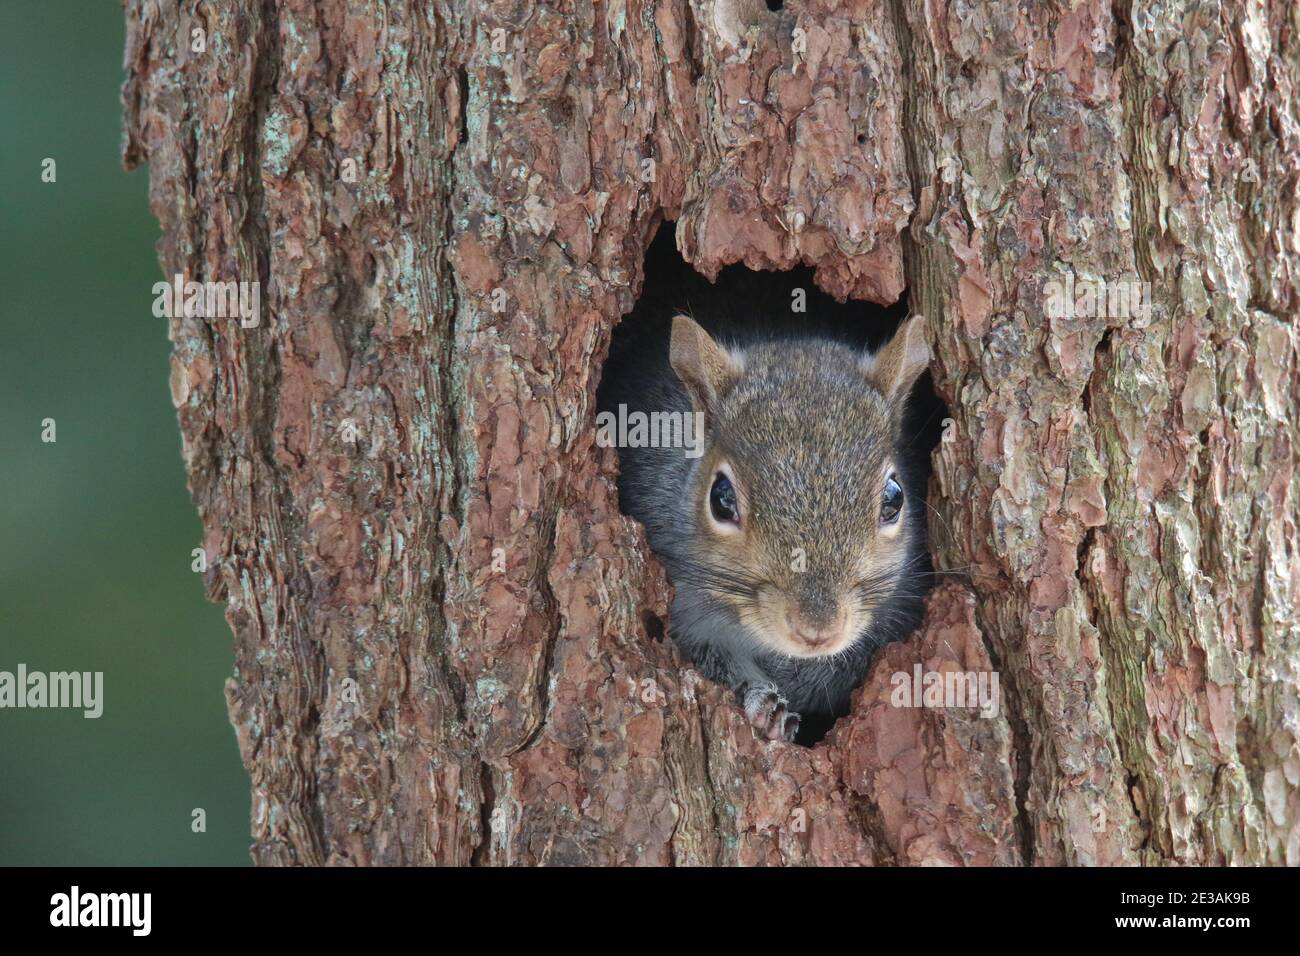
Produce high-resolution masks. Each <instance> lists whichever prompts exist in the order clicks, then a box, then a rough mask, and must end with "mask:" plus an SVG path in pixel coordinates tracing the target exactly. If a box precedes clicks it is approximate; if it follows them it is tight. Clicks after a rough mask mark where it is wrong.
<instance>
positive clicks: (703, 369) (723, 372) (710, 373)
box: [668, 315, 744, 415]
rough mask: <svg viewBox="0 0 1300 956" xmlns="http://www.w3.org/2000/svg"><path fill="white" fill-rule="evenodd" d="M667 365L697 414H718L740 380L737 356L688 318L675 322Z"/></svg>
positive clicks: (675, 319) (739, 365)
mask: <svg viewBox="0 0 1300 956" xmlns="http://www.w3.org/2000/svg"><path fill="white" fill-rule="evenodd" d="M668 361H669V363H670V364H671V365H672V367H673V371H674V372H676V373H677V377H678V378H680V379H681V380H682V384H683V385H685V386H686V390H687V391H688V392H689V393H690V395H691V404H692V405H694V406H695V410H696V411H697V412H704V413H706V414H708V415H714V414H717V411H718V402H719V399H721V398H722V397H723V396H724V395H726V394H727V392H728V391H729V390H730V388H731V386H732V385H734V384H736V380H737V379H739V378H740V375H741V372H742V371H743V370H744V366H743V365H742V363H741V361H740V360H739V359H738V357H737V356H734V355H732V354H731V353H730V352H728V351H727V350H726V349H725V348H723V347H722V346H721V345H719V344H718V343H717V342H715V341H713V339H712V337H710V335H709V333H708V332H705V331H704V329H702V328H700V325H699V323H697V322H696V321H695V320H694V319H692V318H690V317H689V316H685V315H678V316H675V317H674V318H673V333H672V338H671V340H670V342H669V346H668Z"/></svg>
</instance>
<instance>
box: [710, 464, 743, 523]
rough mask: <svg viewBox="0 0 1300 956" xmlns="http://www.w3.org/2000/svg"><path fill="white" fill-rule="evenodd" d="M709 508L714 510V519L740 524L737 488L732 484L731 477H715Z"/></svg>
mask: <svg viewBox="0 0 1300 956" xmlns="http://www.w3.org/2000/svg"><path fill="white" fill-rule="evenodd" d="M709 510H710V511H711V512H713V517H714V520H716V521H721V522H726V521H729V522H731V523H732V524H740V508H739V507H738V506H737V504H736V489H735V487H734V486H733V485H732V484H731V479H730V478H728V477H727V476H726V475H718V476H717V477H716V478H714V479H713V487H712V488H710V489H709Z"/></svg>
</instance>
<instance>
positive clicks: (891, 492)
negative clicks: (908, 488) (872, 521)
mask: <svg viewBox="0 0 1300 956" xmlns="http://www.w3.org/2000/svg"><path fill="white" fill-rule="evenodd" d="M902 510H903V489H902V488H901V487H900V486H899V484H898V482H897V481H896V480H895V479H894V476H893V475H890V476H889V478H888V479H886V481H885V493H884V494H883V495H881V497H880V522H881V524H892V523H893V522H895V521H897V520H898V515H899V512H901V511H902Z"/></svg>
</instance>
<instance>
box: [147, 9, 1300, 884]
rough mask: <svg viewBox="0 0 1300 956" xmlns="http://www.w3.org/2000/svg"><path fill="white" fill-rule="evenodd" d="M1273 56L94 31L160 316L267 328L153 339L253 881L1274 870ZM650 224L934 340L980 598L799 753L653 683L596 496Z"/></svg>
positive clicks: (774, 21)
mask: <svg viewBox="0 0 1300 956" xmlns="http://www.w3.org/2000/svg"><path fill="white" fill-rule="evenodd" d="M179 6H183V7H187V8H188V7H191V6H192V5H188V4H186V5H179ZM1296 11H1297V8H1296V7H1295V6H1294V5H1293V4H1291V3H1289V2H1287V0H1251V2H1245V3H1239V2H1229V0H1222V2H1219V3H1216V2H1213V0H1203V2H1197V0H1170V2H1166V3H1159V4H1154V3H1142V2H1137V0H1133V2H1129V0H1120V2H1118V3H1112V2H1109V0H1107V2H1100V0H1075V2H1073V3H1066V2H1043V3H1030V4H1025V3H1023V2H1021V0H992V2H987V3H978V4H965V3H956V2H944V0H806V2H799V0H790V3H789V4H788V5H787V7H786V9H784V10H780V11H775V12H770V11H769V10H768V9H767V8H766V6H765V4H764V3H763V2H762V0H692V2H689V3H688V2H685V0H658V2H656V3H653V4H650V3H642V2H639V0H627V2H625V3H615V2H608V3H606V2H601V3H591V2H587V0H577V2H561V3H557V4H553V5H548V6H544V5H540V4H532V3H528V2H525V0H501V2H497V3H488V2H481V0H479V2H476V0H448V2H446V3H442V4H426V3H413V2H400V0H392V2H381V0H372V2H369V3H361V2H357V3H350V2H345V0H213V2H208V3H204V4H199V5H193V9H178V5H176V4H164V3H159V2H157V0H127V2H126V16H127V22H128V38H127V49H126V67H127V70H128V73H129V76H128V79H127V82H126V85H125V88H124V91H123V102H124V107H125V113H126V137H125V144H124V154H125V161H126V163H127V165H128V166H132V165H134V164H136V163H138V162H140V161H142V160H147V161H148V162H149V166H150V176H151V199H152V208H153V210H154V213H155V214H156V215H157V216H158V218H159V220H160V223H161V226H162V238H161V241H160V243H159V255H160V259H161V262H162V266H163V273H164V275H165V276H166V277H167V278H168V279H170V278H171V277H172V276H173V275H175V274H178V273H179V274H182V275H183V276H184V278H185V279H189V280H196V281H221V282H225V281H231V280H235V281H246V282H252V281H257V282H260V284H261V285H260V289H261V296H262V303H263V307H262V318H261V322H260V325H259V326H257V327H254V328H243V327H241V324H240V322H239V321H238V320H237V319H224V318H204V317H201V316H191V317H185V316H184V315H179V316H178V317H175V318H172V319H170V320H169V324H170V335H171V339H172V342H173V344H174V348H173V353H172V375H171V388H172V395H173V399H174V401H175V404H176V407H177V409H178V412H179V418H180V424H181V431H182V436H183V440H184V457H185V461H186V464H187V467H188V471H189V481H190V488H191V490H192V493H193V496H194V500H195V502H196V503H197V505H198V507H199V511H200V514H201V516H202V520H203V527H204V539H203V542H202V544H203V548H204V551H205V554H206V558H207V561H208V571H207V577H206V580H207V585H208V592H209V595H210V596H211V597H212V599H214V600H223V601H225V602H226V606H227V617H228V619H229V621H230V624H231V627H232V629H233V631H234V635H235V672H234V677H233V678H232V679H231V680H230V681H229V682H228V684H227V688H226V695H227V699H228V703H229V710H230V716H231V720H232V721H233V723H234V725H235V728H236V731H237V734H238V738H239V745H240V749H241V752H242V755H243V760H244V764H245V766H246V767H247V769H248V772H249V774H250V776H251V778H252V794H253V801H252V831H253V840H254V842H253V849H252V853H253V857H254V859H255V860H256V861H257V862H259V863H300V864H319V863H331V864H349V863H351V864H374V863H446V864H469V863H476V864H478V863H481V864H540V863H588V864H615V863H649V864H666V863H677V864H715V863H716V864H755V863H760V864H785V865H790V864H799V863H819V864H834V863H866V864H884V863H900V864H919V863H954V864H964V863H998V864H1019V863H1032V864H1065V863H1072V864H1119V863H1175V862H1176V863H1184V864H1198V863H1273V864H1281V863H1287V864H1292V865H1295V864H1300V742H1298V741H1300V690H1298V685H1300V621H1298V619H1297V606H1298V605H1300V534H1298V533H1297V528H1296V525H1297V514H1298V512H1300V470H1298V469H1297V457H1298V456H1300V430H1298V426H1297V419H1298V418H1300V384H1298V382H1300V360H1298V357H1297V351H1298V349H1300V322H1298V320H1297V315H1298V314H1300V308H1298V301H1297V288H1296V282H1297V270H1298V269H1300V239H1297V235H1298V231H1300V198H1298V194H1297V190H1298V185H1297V184H1298V183H1300V125H1298V124H1300V115H1298V114H1300V107H1298V106H1297V94H1296V84H1297V82H1300V14H1298V13H1297V12H1296ZM195 31H199V32H197V33H196V32H195ZM199 41H202V42H199ZM665 219H667V220H674V221H675V222H676V230H677V231H676V236H677V242H678V245H679V248H680V249H681V250H682V252H683V254H684V255H685V256H686V258H687V259H688V260H690V261H691V262H692V263H693V264H694V266H695V267H696V268H697V269H699V270H701V271H703V272H704V273H706V274H708V275H710V276H712V275H714V274H716V272H717V270H718V269H720V268H721V267H722V266H723V265H725V264H728V263H732V262H744V263H746V264H747V265H749V266H750V267H751V268H762V269H782V268H788V267H790V266H792V265H796V264H799V263H804V264H808V265H812V266H814V267H815V268H816V270H817V281H818V283H819V284H820V285H821V286H822V287H823V288H824V289H826V290H827V291H829V292H831V293H832V294H834V295H836V296H837V297H841V298H843V297H857V298H864V299H869V300H872V301H876V302H881V303H891V302H894V301H896V300H897V299H898V298H899V296H900V295H901V294H902V293H903V292H904V289H906V291H907V294H908V297H909V302H910V305H911V308H912V311H913V312H916V313H920V314H924V315H925V316H927V318H928V321H929V329H930V332H931V341H932V344H933V346H934V353H935V359H934V362H933V372H934V377H935V382H936V386H937V388H938V390H939V392H940V393H941V395H942V397H943V398H944V399H945V400H946V401H947V403H948V405H949V408H950V414H951V418H952V422H951V423H949V425H948V427H947V430H946V432H945V436H944V439H943V441H942V442H941V444H940V446H939V448H938V450H937V451H936V453H935V475H934V479H933V481H932V487H931V502H932V504H933V505H934V507H935V509H936V515H935V518H934V519H933V521H932V528H931V533H932V539H933V546H932V550H933V552H934V554H935V559H936V563H937V564H938V565H939V566H941V567H943V568H948V569H954V570H957V571H960V572H962V573H961V574H957V575H952V576H947V577H945V579H944V582H945V583H944V584H943V585H942V586H940V587H939V588H938V589H937V590H936V591H935V592H934V593H933V594H932V596H931V598H930V600H929V603H928V609H927V617H926V623H925V625H924V626H923V628H922V629H921V631H919V632H918V634H917V635H916V636H915V637H913V638H912V639H910V640H908V641H906V642H904V643H902V644H897V645H893V646H891V647H890V648H888V649H887V650H886V651H885V652H883V653H882V654H881V655H880V657H879V659H878V660H877V662H876V663H875V665H874V666H873V668H872V672H871V675H870V677H869V679H868V681H867V682H866V684H865V685H864V687H863V688H862V689H861V690H860V691H859V694H858V696H857V697H856V698H855V705H854V710H853V714H852V715H851V716H850V717H848V718H846V719H844V720H843V721H841V722H840V723H839V724H838V725H837V727H836V728H835V729H834V730H833V731H832V733H831V735H830V736H829V737H828V738H827V740H826V741H824V742H823V743H821V744H819V745H818V746H816V747H813V748H801V747H796V746H793V745H787V744H782V743H768V742H766V741H763V742H760V741H758V740H756V739H755V736H754V734H753V733H752V732H751V730H750V728H749V726H748V724H747V723H746V721H745V719H744V717H743V715H742V713H741V712H740V711H739V709H738V708H737V707H736V706H735V704H734V703H733V701H732V698H731V695H730V693H728V692H726V691H724V690H722V689H720V688H718V687H715V686H712V685H710V684H709V683H707V682H705V681H704V680H703V679H702V678H700V677H698V676H697V675H696V674H695V673H694V672H693V671H692V670H690V669H689V667H688V666H687V665H686V664H685V662H684V660H683V659H682V658H681V656H680V655H679V654H678V653H677V652H676V651H675V650H674V648H673V647H672V645H671V642H670V641H668V640H666V639H664V638H663V627H664V624H665V623H666V611H667V605H668V595H669V591H668V587H667V584H666V582H665V579H664V577H663V574H662V572H661V571H660V569H659V568H658V566H657V565H656V564H655V563H654V561H653V559H652V558H651V556H650V554H649V552H648V551H647V548H646V545H645V540H644V537H643V535H642V533H641V530H640V528H639V527H638V526H636V525H635V524H634V523H633V522H631V521H630V520H628V519H625V518H624V517H622V516H621V515H620V513H619V510H618V501H617V495H616V491H615V485H614V476H615V474H616V469H617V459H616V455H615V453H614V452H613V451H612V450H609V449H602V448H598V447H596V445H595V441H594V439H595V428H594V416H595V411H594V403H595V389H596V385H597V384H598V382H599V378H600V369H601V363H602V360H603V358H604V356H605V353H606V349H607V347H608V344H609V339H610V333H611V330H612V328H613V327H614V325H615V324H616V323H617V322H618V320H619V318H620V316H621V315H622V314H624V313H625V312H627V311H628V310H629V309H630V308H631V306H632V305H633V303H634V302H635V300H636V296H637V294H638V292H639V286H640V282H641V274H642V258H643V255H644V252H645V250H646V247H647V245H648V243H649V241H650V239H651V237H652V235H653V233H654V230H655V229H656V228H657V226H658V225H659V223H660V222H661V221H663V220H665ZM1067 275H1073V277H1074V278H1075V279H1076V280H1078V281H1080V282H1083V281H1085V280H1087V279H1092V280H1106V281H1115V280H1120V279H1126V278H1127V279H1136V280H1140V281H1142V282H1146V283H1149V284H1150V302H1151V309H1150V314H1149V315H1147V316H1139V315H1133V316H1128V317H1115V316H1107V315H1099V316H1098V317H1089V316H1088V315H1075V316H1062V315H1059V314H1054V312H1053V309H1052V308H1050V307H1049V298H1050V293H1049V288H1050V283H1052V282H1053V281H1058V280H1063V279H1065V278H1066V276H1067ZM1079 311H1082V312H1086V311H1087V310H1086V309H1083V310H1079ZM1098 311H1104V310H1098ZM916 664H919V665H921V667H922V668H923V669H924V670H926V671H943V670H960V671H989V670H996V671H997V672H998V674H999V675H1000V678H1001V687H1002V691H1003V695H1002V696H1003V706H1002V709H1001V713H1000V714H999V715H998V716H997V717H994V718H992V719H985V718H982V717H980V716H979V715H978V714H976V713H972V712H968V711H963V710H951V709H950V710H942V709H908V708H900V707H896V706H892V705H891V691H892V690H893V686H892V682H891V675H893V674H895V673H896V672H900V671H901V672H905V673H907V674H909V675H910V674H911V673H912V671H913V666H914V665H916Z"/></svg>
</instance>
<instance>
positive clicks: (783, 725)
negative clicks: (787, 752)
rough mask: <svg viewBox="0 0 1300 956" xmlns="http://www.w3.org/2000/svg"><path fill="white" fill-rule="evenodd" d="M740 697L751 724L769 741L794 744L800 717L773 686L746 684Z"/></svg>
mask: <svg viewBox="0 0 1300 956" xmlns="http://www.w3.org/2000/svg"><path fill="white" fill-rule="evenodd" d="M738 695H739V697H740V700H741V704H742V705H743V706H744V708H745V716H746V717H748V718H749V722H750V723H751V724H753V725H754V727H755V728H756V729H757V730H758V731H760V732H761V733H762V734H763V736H764V737H766V738H767V739H768V740H784V741H787V742H791V743H792V742H793V741H794V738H795V735H796V734H798V733H799V715H798V714H796V713H795V712H794V711H792V710H790V702H789V701H788V700H786V699H785V698H784V697H782V696H781V694H780V692H779V691H778V690H777V689H776V687H775V685H772V684H744V685H742V686H741V687H740V688H739V692H738Z"/></svg>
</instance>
